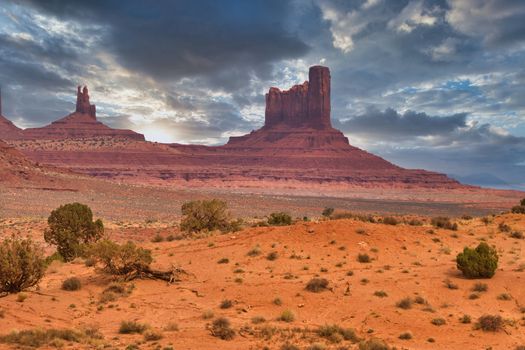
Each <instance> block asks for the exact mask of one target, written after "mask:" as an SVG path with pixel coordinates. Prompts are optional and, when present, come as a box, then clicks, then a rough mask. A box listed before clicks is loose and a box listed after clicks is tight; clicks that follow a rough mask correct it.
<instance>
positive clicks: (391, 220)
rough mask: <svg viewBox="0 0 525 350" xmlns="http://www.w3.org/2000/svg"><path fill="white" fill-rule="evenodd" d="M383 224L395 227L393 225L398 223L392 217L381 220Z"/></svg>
mask: <svg viewBox="0 0 525 350" xmlns="http://www.w3.org/2000/svg"><path fill="white" fill-rule="evenodd" d="M383 224H385V225H393V226H395V225H397V224H399V221H398V220H397V219H396V218H395V217H393V216H387V217H385V218H383Z"/></svg>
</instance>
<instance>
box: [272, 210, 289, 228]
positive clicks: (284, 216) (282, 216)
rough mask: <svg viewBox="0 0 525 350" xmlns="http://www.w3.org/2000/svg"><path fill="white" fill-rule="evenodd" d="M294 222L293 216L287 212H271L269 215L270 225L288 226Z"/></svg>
mask: <svg viewBox="0 0 525 350" xmlns="http://www.w3.org/2000/svg"><path fill="white" fill-rule="evenodd" d="M291 224H292V217H291V216H290V214H288V213H285V212H278V213H271V214H270V216H269V217H268V225H271V226H288V225H291Z"/></svg>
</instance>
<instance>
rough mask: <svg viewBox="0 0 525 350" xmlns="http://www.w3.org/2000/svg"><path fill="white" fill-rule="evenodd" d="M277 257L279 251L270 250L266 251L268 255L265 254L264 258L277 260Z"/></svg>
mask: <svg viewBox="0 0 525 350" xmlns="http://www.w3.org/2000/svg"><path fill="white" fill-rule="evenodd" d="M278 257H279V253H277V252H270V253H268V255H266V260H270V261H274V260H277V258H278Z"/></svg>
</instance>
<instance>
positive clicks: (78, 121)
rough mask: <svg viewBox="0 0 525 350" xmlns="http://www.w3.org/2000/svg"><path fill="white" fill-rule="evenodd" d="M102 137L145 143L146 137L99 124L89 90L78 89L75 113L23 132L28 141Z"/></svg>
mask: <svg viewBox="0 0 525 350" xmlns="http://www.w3.org/2000/svg"><path fill="white" fill-rule="evenodd" d="M100 137H112V138H125V139H133V140H137V141H144V135H142V134H139V133H137V132H135V131H132V130H121V129H113V128H110V127H109V126H107V125H105V124H103V123H101V122H99V121H98V120H97V116H96V107H95V105H92V104H90V102H89V92H88V88H87V87H86V86H84V88H82V89H81V87H80V86H79V87H78V88H77V103H76V109H75V112H73V113H71V114H69V115H68V116H66V117H64V118H62V119H59V120H57V121H54V122H52V123H51V124H49V125H47V126H44V127H41V128H30V129H25V130H24V131H23V138H24V139H28V140H36V139H41V140H67V139H94V138H100Z"/></svg>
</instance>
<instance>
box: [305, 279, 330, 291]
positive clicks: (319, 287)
mask: <svg viewBox="0 0 525 350" xmlns="http://www.w3.org/2000/svg"><path fill="white" fill-rule="evenodd" d="M328 284H329V282H328V280H327V279H326V278H312V279H311V280H310V281H308V283H307V284H306V290H307V291H309V292H312V293H319V292H322V291H325V290H327V289H328Z"/></svg>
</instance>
